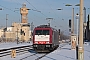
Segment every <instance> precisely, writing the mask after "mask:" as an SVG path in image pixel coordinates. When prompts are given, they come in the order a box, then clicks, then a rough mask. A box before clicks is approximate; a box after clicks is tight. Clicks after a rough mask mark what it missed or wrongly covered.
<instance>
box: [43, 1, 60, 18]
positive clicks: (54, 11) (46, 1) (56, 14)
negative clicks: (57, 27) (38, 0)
mask: <svg viewBox="0 0 90 60" xmlns="http://www.w3.org/2000/svg"><path fill="white" fill-rule="evenodd" d="M45 1H46V3H47V5H48V6H49V7H50V9H51V10H52V11H53V9H52V7H51V6H50V4H49V3H48V1H47V0H45ZM53 12H54V14H55V15H56V16H57V17H58V15H57V14H56V13H55V11H53ZM58 18H59V17H58Z"/></svg>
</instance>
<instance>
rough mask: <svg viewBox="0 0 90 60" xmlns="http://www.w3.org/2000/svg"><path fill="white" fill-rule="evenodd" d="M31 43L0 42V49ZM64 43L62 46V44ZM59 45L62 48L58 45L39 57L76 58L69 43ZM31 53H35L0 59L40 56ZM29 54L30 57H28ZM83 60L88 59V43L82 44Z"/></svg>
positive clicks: (57, 59)
mask: <svg viewBox="0 0 90 60" xmlns="http://www.w3.org/2000/svg"><path fill="white" fill-rule="evenodd" d="M28 44H31V43H23V44H18V45H17V44H15V43H13V44H12V43H6V44H5V45H4V43H3V44H0V49H1V48H6V47H7V48H8V47H14V46H22V45H28ZM63 45H64V46H63ZM63 45H61V44H60V46H63V47H62V48H61V47H59V48H58V49H57V50H55V51H53V52H51V53H49V54H48V55H46V56H45V57H43V58H41V59H40V60H76V51H75V50H71V45H69V44H63ZM32 54H35V52H27V53H25V54H21V55H18V56H17V55H16V57H15V58H11V56H10V55H9V56H4V57H0V60H20V59H22V58H24V57H27V58H25V59H22V60H35V59H36V58H37V57H39V56H41V54H38V55H34V56H32ZM30 56H31V57H30ZM84 60H90V43H88V44H84Z"/></svg>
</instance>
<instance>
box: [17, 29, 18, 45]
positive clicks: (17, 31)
mask: <svg viewBox="0 0 90 60" xmlns="http://www.w3.org/2000/svg"><path fill="white" fill-rule="evenodd" d="M17 44H18V28H17Z"/></svg>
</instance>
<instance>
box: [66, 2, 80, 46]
mask: <svg viewBox="0 0 90 60" xmlns="http://www.w3.org/2000/svg"><path fill="white" fill-rule="evenodd" d="M65 6H72V5H70V4H66V5H65ZM75 6H79V4H77V5H75ZM73 36H74V7H73V8H72V20H71V46H72V48H75V44H74V43H73V42H76V41H75V40H74V39H75V38H74V37H73Z"/></svg>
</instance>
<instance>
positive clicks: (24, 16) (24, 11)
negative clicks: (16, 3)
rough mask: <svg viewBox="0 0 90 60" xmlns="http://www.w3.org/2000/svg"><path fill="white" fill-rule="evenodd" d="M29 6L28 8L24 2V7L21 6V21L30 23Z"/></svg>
mask: <svg viewBox="0 0 90 60" xmlns="http://www.w3.org/2000/svg"><path fill="white" fill-rule="evenodd" d="M28 10H29V9H28V8H26V4H25V3H24V4H23V5H22V8H20V14H21V23H28V21H27V20H28V19H27V14H28Z"/></svg>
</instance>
